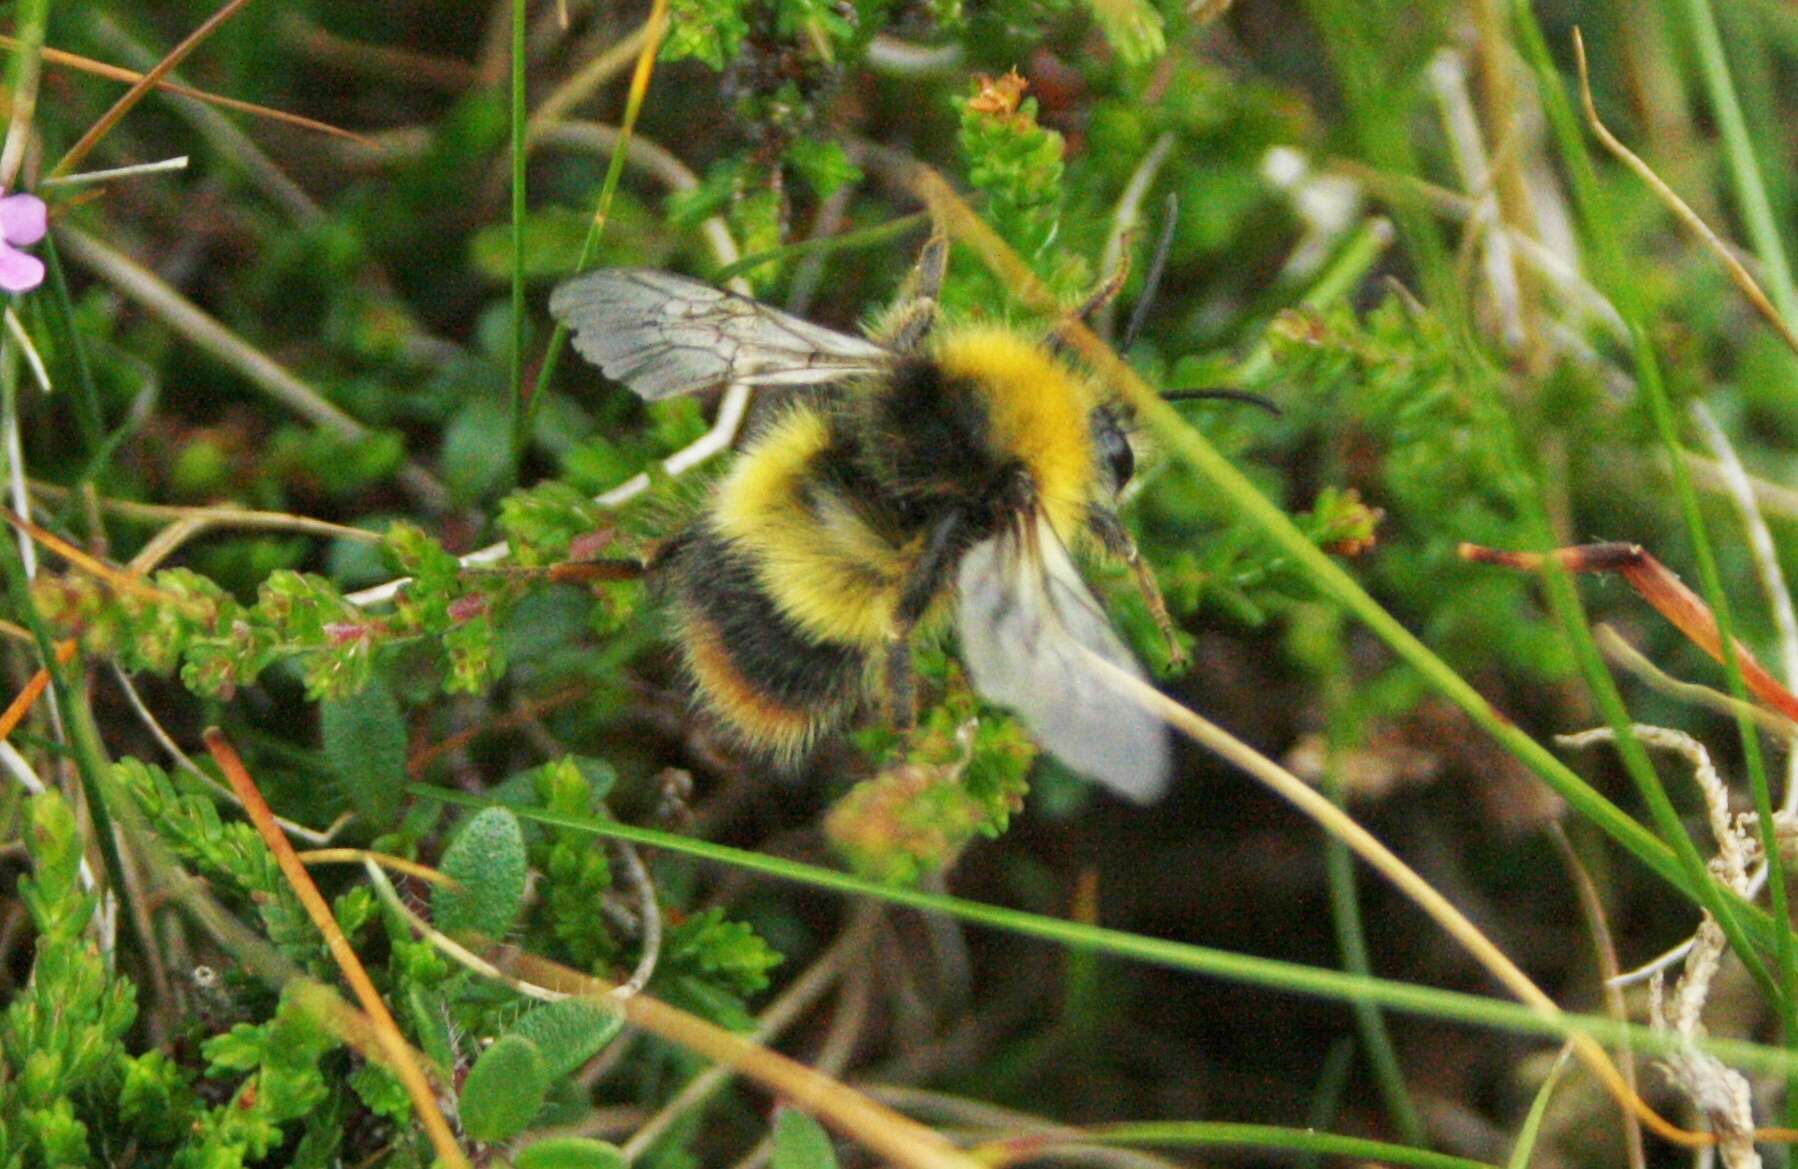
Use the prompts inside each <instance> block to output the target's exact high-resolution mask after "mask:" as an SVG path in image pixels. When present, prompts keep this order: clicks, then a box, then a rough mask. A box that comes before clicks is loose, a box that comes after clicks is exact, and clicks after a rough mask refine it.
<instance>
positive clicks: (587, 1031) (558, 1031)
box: [506, 999, 624, 1080]
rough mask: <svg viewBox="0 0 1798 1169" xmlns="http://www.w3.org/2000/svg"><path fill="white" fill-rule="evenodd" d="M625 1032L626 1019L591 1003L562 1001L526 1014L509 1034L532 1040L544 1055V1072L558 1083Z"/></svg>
mask: <svg viewBox="0 0 1798 1169" xmlns="http://www.w3.org/2000/svg"><path fill="white" fill-rule="evenodd" d="M623 1029H624V1016H623V1015H622V1014H621V1013H620V1012H618V1011H617V1010H614V1009H613V1008H611V1007H608V1006H606V1005H605V1004H603V1003H597V1002H594V1001H592V1000H590V999H563V1000H562V1001H561V1002H559V1003H545V1004H544V1005H543V1006H540V1007H538V1008H536V1009H535V1010H531V1011H527V1012H526V1013H525V1014H524V1015H523V1016H522V1017H520V1018H519V1020H518V1022H516V1023H514V1024H512V1029H511V1030H510V1031H508V1032H506V1034H508V1035H517V1036H520V1037H521V1038H524V1039H529V1040H530V1041H531V1042H532V1043H535V1044H536V1045H537V1049H538V1050H539V1051H541V1052H542V1053H543V1067H544V1072H545V1074H547V1075H548V1076H549V1078H550V1079H552V1080H559V1079H561V1078H562V1077H563V1076H566V1075H568V1074H570V1073H571V1072H573V1071H574V1070H575V1069H576V1068H578V1067H580V1066H581V1065H582V1064H584V1063H586V1062H587V1061H588V1060H590V1059H592V1058H593V1057H594V1056H595V1055H597V1054H599V1050H600V1048H602V1047H604V1046H605V1045H606V1044H608V1043H610V1042H611V1041H612V1040H613V1039H614V1038H616V1037H617V1035H618V1032H620V1031H621V1030H623Z"/></svg>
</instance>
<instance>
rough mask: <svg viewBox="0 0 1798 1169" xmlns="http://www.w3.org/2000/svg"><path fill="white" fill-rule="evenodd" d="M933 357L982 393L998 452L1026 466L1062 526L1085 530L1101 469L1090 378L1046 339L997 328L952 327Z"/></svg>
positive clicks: (990, 439) (953, 379) (958, 382)
mask: <svg viewBox="0 0 1798 1169" xmlns="http://www.w3.org/2000/svg"><path fill="white" fill-rule="evenodd" d="M933 356H934V359H935V361H936V364H937V365H938V366H939V367H940V368H941V369H942V371H943V373H944V375H945V377H946V379H947V380H948V381H949V382H950V383H951V384H952V385H955V386H958V387H965V389H966V391H968V392H971V393H972V394H973V395H974V397H975V398H976V400H977V402H978V404H979V406H980V408H981V410H982V412H983V413H984V415H985V424H986V427H987V432H986V436H985V442H986V446H987V447H988V449H989V450H990V451H991V452H992V455H993V457H994V458H996V459H999V460H1013V461H1015V462H1017V463H1021V464H1022V465H1023V467H1024V469H1025V470H1027V471H1028V472H1029V474H1030V478H1031V480H1032V482H1033V484H1034V486H1035V488H1036V491H1037V496H1038V500H1039V503H1040V505H1041V506H1042V507H1043V509H1044V510H1045V511H1047V512H1048V513H1049V518H1050V521H1051V522H1052V523H1053V524H1054V525H1055V527H1056V529H1057V530H1058V531H1060V532H1062V533H1064V534H1068V535H1071V534H1072V533H1073V532H1075V531H1078V530H1079V529H1080V527H1081V520H1080V518H1079V517H1080V515H1081V513H1082V510H1083V509H1084V508H1085V506H1086V504H1087V502H1088V500H1089V497H1090V496H1091V494H1092V485H1093V476H1094V473H1095V462H1094V452H1093V441H1092V427H1091V423H1090V420H1089V418H1090V412H1091V409H1092V406H1093V401H1094V394H1093V392H1092V389H1091V387H1090V386H1089V385H1088V383H1087V381H1086V379H1085V378H1084V377H1082V376H1081V375H1080V374H1079V373H1078V372H1077V371H1075V370H1074V369H1072V368H1070V367H1069V366H1068V365H1066V364H1064V363H1063V362H1062V361H1060V360H1059V359H1057V357H1056V356H1055V355H1054V354H1053V353H1052V352H1051V351H1050V350H1048V349H1047V348H1046V347H1044V346H1043V345H1042V344H1040V343H1039V342H1036V341H1034V340H1032V339H1031V338H1029V337H1027V336H1025V335H1021V334H1019V333H1017V332H1016V331H1013V330H1009V329H999V328H993V327H990V326H989V327H972V328H962V329H955V330H949V331H946V332H945V333H944V334H943V335H942V338H941V340H940V341H939V342H938V343H937V345H936V346H935V347H934V354H933Z"/></svg>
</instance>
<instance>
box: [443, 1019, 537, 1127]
mask: <svg viewBox="0 0 1798 1169" xmlns="http://www.w3.org/2000/svg"><path fill="white" fill-rule="evenodd" d="M548 1090H549V1077H548V1076H547V1075H545V1074H544V1070H543V1055H542V1053H541V1052H539V1051H538V1050H537V1045H536V1044H535V1043H532V1042H531V1041H530V1040H529V1039H523V1038H520V1037H519V1036H517V1035H505V1036H502V1037H501V1038H500V1040H499V1041H498V1042H497V1043H495V1044H494V1045H493V1046H492V1047H489V1048H488V1049H487V1050H486V1051H485V1052H483V1053H482V1055H481V1058H480V1059H478V1060H476V1061H475V1064H474V1066H473V1067H472V1068H469V1069H468V1079H466V1080H464V1081H463V1083H462V1096H461V1098H460V1101H459V1105H460V1111H461V1114H462V1128H463V1130H464V1131H466V1132H467V1133H468V1135H469V1136H471V1137H473V1138H474V1139H475V1140H477V1141H503V1140H505V1139H506V1138H507V1137H510V1136H513V1135H515V1134H516V1133H518V1132H520V1131H522V1130H523V1129H524V1126H525V1125H527V1124H529V1123H531V1118H532V1117H534V1116H536V1115H537V1109H539V1108H541V1107H542V1106H543V1096H544V1094H545V1093H546V1092H547V1091H548Z"/></svg>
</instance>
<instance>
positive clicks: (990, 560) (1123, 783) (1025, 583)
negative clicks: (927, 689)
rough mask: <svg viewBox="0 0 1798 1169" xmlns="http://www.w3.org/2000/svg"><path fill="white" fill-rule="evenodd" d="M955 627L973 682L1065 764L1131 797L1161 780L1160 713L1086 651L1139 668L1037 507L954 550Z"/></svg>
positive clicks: (1151, 792) (1164, 767)
mask: <svg viewBox="0 0 1798 1169" xmlns="http://www.w3.org/2000/svg"><path fill="white" fill-rule="evenodd" d="M957 587H958V588H959V590H960V604H959V609H958V612H957V618H956V621H957V628H958V631H959V632H960V635H961V644H962V656H963V658H964V659H965V661H966V662H967V667H968V672H969V673H970V674H971V675H972V676H973V679H974V687H975V689H977V690H979V691H980V693H981V694H982V695H984V696H985V697H987V698H989V699H991V700H992V701H994V702H997V703H1002V704H1004V705H1006V706H1009V707H1011V708H1013V709H1014V710H1016V711H1017V712H1018V714H1019V715H1020V716H1021V717H1022V718H1023V720H1024V723H1025V725H1026V726H1028V727H1029V728H1030V733H1031V734H1032V735H1033V736H1034V737H1035V738H1036V740H1037V742H1039V743H1041V744H1042V745H1043V746H1044V747H1046V748H1048V749H1049V750H1050V751H1052V752H1053V753H1054V754H1055V755H1056V757H1057V758H1059V759H1060V760H1061V761H1062V762H1064V763H1066V764H1067V765H1068V766H1069V767H1071V768H1073V769H1074V770H1075V771H1078V772H1080V773H1081V774H1082V775H1085V776H1088V777H1090V778H1092V779H1096V780H1098V781H1099V782H1100V783H1103V784H1105V785H1106V786H1107V787H1109V788H1111V789H1113V790H1114V791H1117V792H1118V793H1120V794H1122V795H1125V796H1128V797H1130V798H1131V799H1133V800H1136V801H1137V802H1139V803H1148V802H1149V801H1151V800H1154V799H1156V798H1157V797H1158V796H1160V795H1161V793H1162V791H1163V790H1164V789H1165V788H1166V786H1167V778H1168V768H1169V751H1168V742H1167V733H1166V731H1165V730H1164V728H1163V727H1162V725H1161V721H1160V720H1159V719H1158V718H1156V717H1155V716H1154V715H1152V714H1150V713H1149V712H1148V711H1146V710H1144V709H1143V708H1142V707H1141V705H1140V704H1138V703H1137V702H1136V701H1135V699H1134V698H1133V697H1132V696H1131V695H1130V694H1128V693H1127V692H1126V691H1125V690H1124V688H1123V687H1122V686H1121V685H1120V684H1119V683H1118V682H1117V681H1116V680H1115V679H1113V678H1111V677H1110V676H1109V674H1108V673H1107V672H1106V671H1104V670H1102V669H1101V668H1099V667H1098V666H1097V665H1096V664H1095V663H1094V662H1093V661H1092V660H1091V659H1090V658H1089V657H1088V656H1087V655H1088V654H1089V653H1090V654H1096V655H1097V656H1099V657H1100V658H1103V659H1104V660H1105V661H1107V662H1110V663H1111V664H1112V665H1114V666H1116V667H1118V668H1119V669H1121V670H1124V671H1126V672H1127V673H1129V674H1130V675H1132V676H1133V677H1137V678H1141V677H1143V673H1142V669H1141V667H1139V666H1138V665H1137V664H1136V661H1135V659H1134V658H1132V657H1131V656H1130V651H1129V650H1127V649H1125V648H1124V644H1123V642H1122V641H1120V640H1119V639H1118V636H1117V634H1116V633H1114V632H1113V631H1112V628H1111V623H1110V622H1109V621H1108V620H1106V618H1105V614H1104V612H1103V611H1102V610H1101V609H1100V608H1099V603H1098V602H1097V601H1096V600H1094V599H1093V596H1092V594H1091V593H1090V592H1088V591H1087V588H1086V585H1085V583H1084V582H1083V581H1082V580H1081V579H1080V574H1079V573H1078V572H1077V571H1076V570H1075V568H1074V565H1073V562H1072V560H1070V559H1069V557H1068V553H1067V549H1066V548H1065V547H1064V546H1063V545H1062V543H1061V540H1060V539H1059V538H1058V537H1057V536H1056V534H1055V530H1054V529H1053V528H1051V527H1050V526H1049V522H1048V520H1047V519H1045V518H1043V517H1041V516H1037V517H1036V518H1035V520H1034V521H1032V522H1029V523H1027V524H1026V525H1025V526H1024V527H1023V528H1022V529H1021V530H1018V531H1015V532H1007V533H1004V534H1001V535H999V536H995V537H993V538H992V539H990V540H987V541H985V542H983V543H980V544H976V545H975V546H974V547H973V548H971V549H969V550H968V552H967V553H966V554H965V555H964V556H963V558H962V561H961V567H960V570H959V576H958V579H957Z"/></svg>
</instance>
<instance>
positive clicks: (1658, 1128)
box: [1088, 652, 1798, 1148]
mask: <svg viewBox="0 0 1798 1169" xmlns="http://www.w3.org/2000/svg"><path fill="white" fill-rule="evenodd" d="M1088 660H1089V664H1090V665H1091V666H1092V667H1093V668H1094V669H1097V670H1099V671H1100V672H1102V673H1104V674H1105V675H1106V676H1107V678H1109V679H1110V680H1111V682H1112V683H1113V685H1115V686H1116V687H1118V688H1119V689H1121V690H1123V691H1125V692H1126V693H1128V694H1130V695H1131V696H1132V697H1133V698H1134V699H1135V700H1136V701H1137V702H1138V703H1139V704H1140V705H1141V706H1142V707H1143V709H1145V710H1148V711H1150V712H1152V713H1154V714H1155V715H1156V716H1158V717H1159V718H1161V719H1162V720H1163V721H1164V722H1166V723H1167V724H1168V725H1169V726H1171V727H1173V728H1174V729H1176V730H1178V731H1179V732H1180V733H1181V734H1183V735H1185V736H1186V737H1187V738H1189V739H1191V740H1192V741H1193V742H1195V743H1197V744H1198V745H1199V746H1201V747H1204V748H1205V749H1206V750H1208V751H1210V752H1212V753H1213V754H1215V755H1217V756H1219V757H1220V758H1222V759H1224V760H1225V761H1226V762H1229V763H1232V764H1234V765H1236V766H1237V767H1238V768H1240V769H1241V770H1243V771H1245V772H1247V773H1248V774H1249V775H1250V776H1251V777H1253V778H1254V779H1256V780H1258V781H1260V782H1261V783H1262V784H1264V785H1266V786H1267V787H1268V788H1270V789H1271V790H1272V791H1273V792H1274V793H1275V794H1276V795H1278V796H1279V797H1280V798H1281V799H1284V800H1285V801H1286V802H1288V803H1290V804H1292V805H1293V806H1294V807H1295V808H1297V809H1298V810H1299V811H1301V812H1303V813H1304V814H1305V815H1306V816H1309V817H1310V818H1311V819H1312V820H1314V821H1315V822H1316V823H1317V824H1318V826H1319V827H1321V828H1322V829H1323V830H1324V831H1326V832H1328V833H1329V834H1330V835H1332V836H1334V837H1335V838H1336V839H1338V840H1340V841H1342V842H1343V843H1344V844H1346V845H1347V846H1348V847H1349V848H1350V849H1351V850H1352V851H1353V852H1354V853H1355V854H1356V855H1357V856H1359V857H1360V858H1361V859H1362V860H1363V861H1364V862H1366V863H1367V865H1368V866H1369V867H1370V868H1372V869H1373V870H1374V871H1375V872H1377V873H1379V874H1380V875H1381V876H1382V877H1384V878H1386V880H1387V881H1388V882H1390V883H1391V884H1392V885H1393V886H1395V887H1396V888H1397V889H1398V890H1399V892H1401V893H1403V894H1404V895H1405V896H1406V897H1407V898H1409V899H1410V901H1411V902H1412V903H1413V904H1415V905H1416V906H1417V907H1418V908H1420V909H1422V910H1423V911H1424V912H1425V913H1426V914H1428V915H1429V917H1430V919H1431V920H1432V921H1434V922H1435V923H1436V925H1437V926H1438V927H1439V928H1440V929H1441V930H1442V931H1443V932H1444V933H1446V934H1448V936H1449V937H1450V938H1452V939H1454V941H1455V942H1456V943H1458V944H1459V945H1460V946H1461V948H1462V949H1464V950H1466V951H1467V952H1468V953H1469V954H1470V955H1472V956H1473V958H1474V960H1475V961H1477V962H1478V963H1479V964H1480V965H1481V966H1483V967H1484V968H1485V969H1486V971H1487V972H1488V973H1489V974H1491V975H1492V976H1493V977H1494V978H1496V979H1497V980H1498V982H1499V983H1500V985H1502V986H1503V987H1504V988H1505V989H1506V990H1507V991H1509V992H1510V993H1511V995H1512V996H1513V997H1515V998H1516V999H1517V1000H1518V1001H1519V1002H1521V1003H1523V1004H1524V1005H1525V1006H1527V1007H1529V1008H1530V1009H1531V1010H1534V1011H1535V1012H1537V1013H1538V1014H1541V1015H1543V1016H1545V1017H1549V1018H1554V1017H1558V1016H1559V1015H1560V1014H1561V1008H1560V1006H1559V1005H1558V1004H1556V1003H1555V1001H1554V1000H1553V999H1552V998H1550V997H1549V996H1548V994H1547V993H1546V992H1545V991H1543V990H1542V988H1541V987H1538V986H1537V985H1536V984H1535V983H1534V982H1533V981H1531V979H1530V977H1529V975H1527V974H1525V973H1524V972H1523V970H1522V968H1521V967H1519V966H1518V965H1517V964H1516V963H1515V962H1513V961H1512V960H1511V958H1510V956H1509V955H1507V954H1506V953H1505V952H1504V951H1503V950H1501V949H1499V948H1498V946H1497V945H1496V944H1495V943H1494V942H1493V941H1492V939H1491V938H1488V937H1487V936H1486V935H1485V934H1484V933H1483V932H1482V931H1481V930H1480V928H1479V927H1478V926H1476V925H1474V923H1473V922H1472V921H1470V920H1469V919H1468V918H1467V916H1466V915H1465V914H1463V913H1462V912H1461V911H1460V910H1459V909H1457V908H1456V907H1455V905H1454V903H1453V902H1451V901H1449V900H1448V898H1446V897H1444V896H1443V895H1442V894H1441V893H1439V892H1437V890H1436V888H1435V886H1433V885H1431V884H1430V883H1429V882H1428V881H1426V880H1424V879H1423V877H1421V876H1419V875H1418V873H1417V871H1416V870H1414V869H1412V868H1411V867H1410V866H1409V865H1407V864H1406V863H1405V862H1404V861H1402V860H1400V859H1399V857H1398V856H1397V854H1395V853H1394V852H1393V851H1392V850H1391V849H1389V848H1387V847H1386V846H1385V844H1383V843H1381V841H1380V840H1379V839H1378V838H1377V837H1375V836H1374V835H1373V834H1372V833H1370V832H1369V831H1367V829H1365V828H1363V827H1362V826H1361V825H1360V824H1359V823H1357V822H1356V821H1355V820H1354V819H1353V818H1352V817H1351V816H1349V814H1348V813H1347V812H1345V811H1343V810H1342V809H1341V808H1339V807H1337V806H1336V805H1335V804H1333V803H1331V802H1330V801H1329V800H1328V799H1326V798H1324V796H1323V795H1322V794H1321V793H1319V792H1318V791H1316V790H1315V789H1313V788H1312V787H1311V786H1310V785H1309V784H1307V783H1306V782H1305V781H1304V780H1302V779H1300V778H1299V777H1298V776H1296V775H1294V774H1292V772H1290V771H1288V770H1286V769H1285V768H1284V767H1281V766H1280V765H1279V764H1278V763H1275V762H1274V761H1273V760H1271V759H1269V758H1268V757H1267V756H1265V755H1263V754H1261V753H1260V752H1259V751H1257V750H1255V749H1254V748H1253V747H1250V746H1249V745H1248V744H1247V743H1244V742H1243V741H1242V740H1240V739H1238V738H1236V737H1235V736H1234V735H1232V734H1230V733H1229V732H1228V731H1226V730H1224V729H1223V728H1222V727H1220V726H1218V725H1217V724H1216V723H1213V722H1211V721H1209V720H1207V719H1204V718H1202V717H1200V716H1199V715H1198V714H1196V713H1194V712H1193V711H1191V710H1189V709H1188V708H1186V707H1184V706H1182V705H1180V704H1179V703H1178V702H1175V701H1174V700H1173V699H1171V698H1169V697H1167V696H1166V695H1165V694H1163V693H1161V692H1160V691H1159V690H1156V689H1155V688H1154V687H1153V686H1151V685H1149V684H1148V683H1147V682H1144V681H1142V680H1141V679H1139V678H1137V677H1135V676H1134V675H1133V674H1130V673H1129V672H1127V671H1125V670H1123V669H1120V668H1119V667H1117V666H1115V665H1113V664H1112V663H1110V662H1108V661H1106V660H1105V659H1104V658H1101V657H1099V656H1098V655H1097V654H1092V653H1090V652H1089V653H1088ZM1569 1042H1571V1043H1572V1044H1573V1045H1574V1049H1575V1052H1576V1054H1577V1055H1578V1056H1579V1059H1580V1062H1581V1063H1582V1064H1584V1065H1585V1066H1586V1068H1587V1069H1588V1070H1589V1071H1590V1072H1592V1074H1593V1075H1594V1076H1596V1077H1597V1078H1598V1080H1599V1082H1600V1083H1602V1084H1603V1085H1604V1086H1605V1089H1606V1090H1607V1091H1608V1092H1610V1094H1611V1095H1612V1097H1613V1098H1614V1099H1616V1100H1617V1102H1618V1103H1619V1104H1620V1105H1622V1106H1623V1107H1624V1108H1626V1109H1629V1110H1630V1111H1632V1112H1634V1113H1635V1114H1636V1115H1637V1116H1638V1117H1640V1118H1641V1120H1642V1122H1643V1123H1644V1124H1646V1125H1647V1126H1648V1127H1649V1128H1650V1129H1652V1130H1653V1131H1654V1133H1655V1135H1656V1136H1659V1137H1660V1138H1662V1139H1663V1140H1666V1141H1669V1142H1671V1143H1673V1144H1677V1145H1682V1146H1684V1147H1687V1148H1701V1147H1704V1146H1707V1145H1714V1144H1716V1143H1717V1138H1716V1136H1715V1135H1714V1134H1712V1133H1702V1132H1692V1131H1690V1130H1688V1129H1684V1128H1681V1127H1679V1126H1678V1125H1676V1124H1674V1123H1673V1122H1672V1121H1670V1120H1668V1119H1666V1118H1665V1117H1663V1116H1662V1115H1661V1114H1660V1113H1658V1112H1656V1111H1655V1110H1654V1109H1653V1108H1651V1107H1650V1106H1649V1105H1648V1102H1647V1101H1645V1100H1643V1099H1642V1097H1641V1096H1640V1095H1638V1094H1637V1093H1635V1092H1634V1091H1632V1090H1631V1089H1630V1087H1629V1085H1628V1084H1627V1082H1626V1081H1625V1080H1624V1078H1623V1075H1622V1073H1620V1072H1619V1071H1618V1070H1617V1067H1616V1065H1615V1064H1614V1063H1612V1062H1611V1057H1610V1056H1609V1055H1608V1054H1607V1053H1606V1052H1605V1050H1604V1048H1603V1047H1601V1046H1600V1045H1599V1044H1598V1042H1597V1041H1596V1040H1594V1039H1593V1038H1592V1037H1591V1036H1589V1035H1575V1036H1572V1037H1571V1038H1570V1039H1569ZM1769 1131H1772V1130H1769ZM1791 1135H1792V1136H1793V1137H1794V1138H1795V1139H1798V1133H1793V1134H1791ZM1765 1139H1777V1138H1774V1137H1767V1138H1765Z"/></svg>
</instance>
